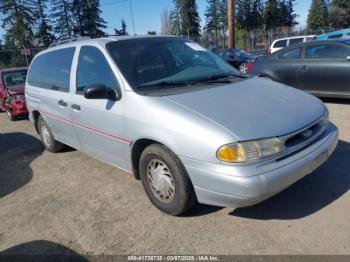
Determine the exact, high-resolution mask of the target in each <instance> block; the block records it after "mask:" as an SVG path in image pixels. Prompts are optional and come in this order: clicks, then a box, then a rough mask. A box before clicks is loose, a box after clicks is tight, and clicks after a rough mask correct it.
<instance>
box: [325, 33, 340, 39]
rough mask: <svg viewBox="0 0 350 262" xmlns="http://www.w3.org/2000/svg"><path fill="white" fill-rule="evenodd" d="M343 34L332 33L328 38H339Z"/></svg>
mask: <svg viewBox="0 0 350 262" xmlns="http://www.w3.org/2000/svg"><path fill="white" fill-rule="evenodd" d="M342 37H343V35H342V34H337V35H330V36H328V37H327V39H338V38H342Z"/></svg>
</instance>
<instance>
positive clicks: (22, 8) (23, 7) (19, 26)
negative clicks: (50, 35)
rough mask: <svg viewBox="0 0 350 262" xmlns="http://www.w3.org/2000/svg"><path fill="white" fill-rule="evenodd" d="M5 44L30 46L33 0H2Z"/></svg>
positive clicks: (32, 36) (31, 39)
mask: <svg viewBox="0 0 350 262" xmlns="http://www.w3.org/2000/svg"><path fill="white" fill-rule="evenodd" d="M0 7H1V12H2V13H3V16H4V19H3V23H2V27H3V28H4V29H5V31H6V34H5V45H10V46H12V47H15V48H23V47H27V48H28V47H31V46H32V45H33V40H34V32H33V27H34V23H35V16H34V14H35V2H34V1H33V0H22V1H16V0H2V3H1V6H0Z"/></svg>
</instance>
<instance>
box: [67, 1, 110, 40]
mask: <svg viewBox="0 0 350 262" xmlns="http://www.w3.org/2000/svg"><path fill="white" fill-rule="evenodd" d="M72 12H73V13H74V14H75V16H76V20H77V21H76V22H75V26H74V28H75V30H74V32H75V33H78V34H79V35H81V36H90V37H101V36H104V35H105V33H104V32H103V29H105V28H107V26H106V21H105V20H104V19H103V18H102V17H101V13H102V12H101V10H100V1H99V0H85V1H75V3H74V4H73V5H72Z"/></svg>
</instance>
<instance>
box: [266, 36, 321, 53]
mask: <svg viewBox="0 0 350 262" xmlns="http://www.w3.org/2000/svg"><path fill="white" fill-rule="evenodd" d="M314 37H315V36H314V35H308V36H295V37H286V38H281V39H277V40H275V41H273V42H272V44H271V47H270V48H269V51H268V52H269V53H270V54H273V53H275V52H277V51H279V50H281V49H283V48H286V47H288V46H292V45H296V44H300V43H304V42H308V41H312V40H313V39H314Z"/></svg>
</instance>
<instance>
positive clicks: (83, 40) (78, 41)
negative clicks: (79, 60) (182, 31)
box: [37, 35, 178, 55]
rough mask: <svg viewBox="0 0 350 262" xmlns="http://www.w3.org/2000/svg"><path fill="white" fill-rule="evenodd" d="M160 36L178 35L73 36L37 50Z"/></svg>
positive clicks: (102, 44)
mask: <svg viewBox="0 0 350 262" xmlns="http://www.w3.org/2000/svg"><path fill="white" fill-rule="evenodd" d="M160 37H178V36H170V35H162V36H159V35H125V36H108V37H100V38H86V37H81V38H75V39H74V38H73V39H71V41H69V39H67V40H63V41H62V44H60V42H58V43H57V44H55V45H53V46H51V47H49V48H47V49H45V50H43V51H41V52H39V53H38V54H37V55H39V54H43V53H46V52H49V51H52V50H59V49H62V48H67V47H75V46H76V45H77V44H89V43H94V44H96V43H97V44H100V45H101V46H105V45H106V44H108V43H109V42H114V41H122V40H129V39H141V38H160Z"/></svg>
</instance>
